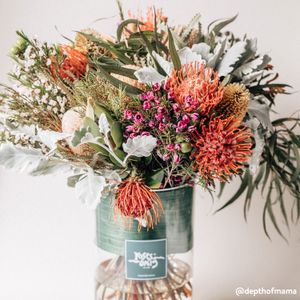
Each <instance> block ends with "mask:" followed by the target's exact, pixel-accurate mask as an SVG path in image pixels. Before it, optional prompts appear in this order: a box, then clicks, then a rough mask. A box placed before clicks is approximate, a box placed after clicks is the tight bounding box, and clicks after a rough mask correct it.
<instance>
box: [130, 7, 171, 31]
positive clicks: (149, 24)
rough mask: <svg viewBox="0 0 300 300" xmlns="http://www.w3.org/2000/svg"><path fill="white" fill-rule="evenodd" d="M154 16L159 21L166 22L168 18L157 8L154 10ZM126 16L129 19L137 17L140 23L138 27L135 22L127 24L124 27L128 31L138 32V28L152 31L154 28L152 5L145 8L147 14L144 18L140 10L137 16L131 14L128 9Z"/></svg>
mask: <svg viewBox="0 0 300 300" xmlns="http://www.w3.org/2000/svg"><path fill="white" fill-rule="evenodd" d="M155 14H156V15H155V18H156V22H157V23H158V24H159V23H167V20H168V18H167V17H166V16H164V15H163V13H162V9H158V10H156V11H155ZM128 17H129V18H130V19H137V20H139V21H140V22H141V23H142V24H140V25H139V28H138V26H137V25H136V24H129V25H128V26H127V27H126V29H128V31H129V32H130V33H134V32H138V30H139V29H140V30H141V31H154V29H155V24H154V10H153V8H152V7H149V8H148V9H147V15H146V18H144V17H143V16H142V14H141V12H139V13H138V15H137V16H135V15H134V14H132V12H131V11H128Z"/></svg>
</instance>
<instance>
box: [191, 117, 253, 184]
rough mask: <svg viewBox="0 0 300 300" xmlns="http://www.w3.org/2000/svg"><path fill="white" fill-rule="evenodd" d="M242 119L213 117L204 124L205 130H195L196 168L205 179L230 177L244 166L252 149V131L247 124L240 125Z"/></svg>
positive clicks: (193, 156) (193, 137) (194, 154)
mask: <svg viewBox="0 0 300 300" xmlns="http://www.w3.org/2000/svg"><path fill="white" fill-rule="evenodd" d="M238 124H239V120H237V119H235V118H234V117H230V118H227V119H221V118H220V117H218V118H212V119H210V121H209V124H208V125H204V124H202V127H201V133H200V132H197V131H195V132H194V133H193V136H192V139H193V146H194V147H195V148H196V151H195V152H194V153H193V154H192V155H191V157H192V158H193V159H194V169H195V170H197V171H198V172H199V174H200V176H202V177H203V178H204V179H206V180H208V181H211V180H212V179H219V180H220V181H226V180H227V179H228V177H230V176H231V175H233V174H237V173H238V172H239V171H240V170H241V169H243V168H244V166H243V164H244V163H245V162H247V161H248V160H249V158H250V155H251V153H252V151H251V147H252V142H251V136H252V134H251V132H250V129H249V128H248V127H246V126H242V127H239V125H238Z"/></svg>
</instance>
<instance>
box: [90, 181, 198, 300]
mask: <svg viewBox="0 0 300 300" xmlns="http://www.w3.org/2000/svg"><path fill="white" fill-rule="evenodd" d="M156 193H157V194H158V196H159V197H160V199H161V201H162V203H163V206H164V215H163V216H162V217H161V220H160V222H159V224H158V225H156V226H155V228H154V229H152V230H147V229H146V228H142V230H141V231H140V232H138V227H137V225H138V224H137V221H134V224H133V226H132V227H131V228H129V227H128V225H127V224H125V223H124V222H122V221H120V220H118V219H116V218H115V215H114V210H113V201H114V199H113V196H112V195H111V196H108V197H106V198H104V199H102V201H101V203H100V204H99V206H98V208H97V214H96V219H97V246H98V248H99V252H100V264H99V266H98V268H97V270H96V296H95V299H96V300H112V299H116V300H117V299H127V300H129V299H130V300H152V299H153V300H154V299H155V300H177V299H192V262H193V260H192V258H193V257H192V248H193V222H192V216H193V188H192V187H189V186H182V187H177V188H171V189H162V190H156Z"/></svg>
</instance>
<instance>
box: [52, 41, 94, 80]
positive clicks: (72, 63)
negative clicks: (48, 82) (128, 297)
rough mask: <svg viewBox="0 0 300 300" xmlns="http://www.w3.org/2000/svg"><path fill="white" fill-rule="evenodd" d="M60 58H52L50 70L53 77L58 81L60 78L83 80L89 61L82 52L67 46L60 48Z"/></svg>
mask: <svg viewBox="0 0 300 300" xmlns="http://www.w3.org/2000/svg"><path fill="white" fill-rule="evenodd" d="M59 56H60V57H58V58H57V57H52V63H51V65H50V70H51V73H52V75H53V77H54V78H55V79H56V78H57V76H59V77H60V78H61V79H67V80H69V81H74V80H76V79H79V78H81V77H82V76H84V74H85V73H86V69H87V64H88V59H87V57H86V56H85V55H84V54H82V53H81V52H80V51H78V50H76V49H75V48H72V47H70V46H67V45H62V46H60V47H59Z"/></svg>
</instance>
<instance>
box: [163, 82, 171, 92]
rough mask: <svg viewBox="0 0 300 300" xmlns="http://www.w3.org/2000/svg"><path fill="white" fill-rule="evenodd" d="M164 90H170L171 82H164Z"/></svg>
mask: <svg viewBox="0 0 300 300" xmlns="http://www.w3.org/2000/svg"><path fill="white" fill-rule="evenodd" d="M164 90H165V91H169V90H170V84H169V81H166V82H165V83H164Z"/></svg>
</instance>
